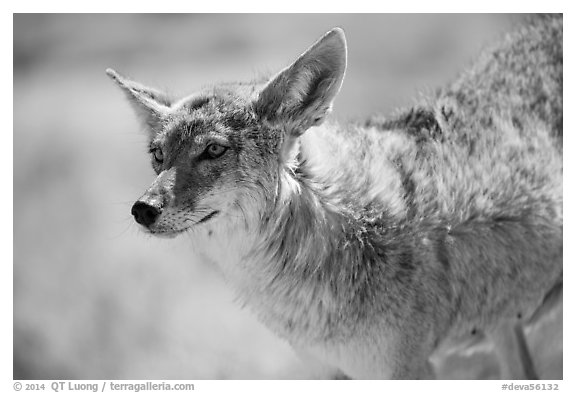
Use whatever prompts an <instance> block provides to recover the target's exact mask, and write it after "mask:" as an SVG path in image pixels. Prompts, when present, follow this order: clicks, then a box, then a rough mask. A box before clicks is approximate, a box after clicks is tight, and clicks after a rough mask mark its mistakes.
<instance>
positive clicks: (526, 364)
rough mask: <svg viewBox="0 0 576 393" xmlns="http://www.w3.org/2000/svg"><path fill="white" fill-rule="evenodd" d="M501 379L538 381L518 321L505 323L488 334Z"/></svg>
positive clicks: (522, 330)
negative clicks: (494, 351)
mask: <svg viewBox="0 0 576 393" xmlns="http://www.w3.org/2000/svg"><path fill="white" fill-rule="evenodd" d="M490 337H491V338H492V340H493V342H494V347H495V350H496V356H497V357H498V360H499V362H500V369H501V370H502V378H503V379H538V375H537V374H536V370H535V369H534V364H533V362H532V356H531V355H530V350H529V348H528V344H527V343H526V337H525V335H524V329H523V327H522V324H521V323H520V321H514V320H511V321H506V322H504V323H503V324H502V325H501V326H500V327H498V328H497V329H496V330H494V331H492V332H490Z"/></svg>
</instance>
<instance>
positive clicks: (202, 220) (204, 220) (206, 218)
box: [196, 210, 220, 225]
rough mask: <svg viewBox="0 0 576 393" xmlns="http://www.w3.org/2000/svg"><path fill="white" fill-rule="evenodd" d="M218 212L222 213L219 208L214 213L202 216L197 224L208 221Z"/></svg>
mask: <svg viewBox="0 0 576 393" xmlns="http://www.w3.org/2000/svg"><path fill="white" fill-rule="evenodd" d="M218 213H220V212H219V211H218V210H214V211H213V212H212V213H210V214H208V215H207V216H205V217H204V218H202V219H201V220H200V221H198V222H197V223H196V225H198V224H203V223H205V222H206V221H208V220H210V219H212V218H213V217H214V216H216V215H217V214H218Z"/></svg>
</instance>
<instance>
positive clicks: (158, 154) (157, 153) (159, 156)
mask: <svg viewBox="0 0 576 393" xmlns="http://www.w3.org/2000/svg"><path fill="white" fill-rule="evenodd" d="M150 153H152V155H153V156H154V160H155V161H156V162H157V163H158V164H162V162H163V161H164V153H162V149H160V148H159V147H157V148H154V149H152V150H150Z"/></svg>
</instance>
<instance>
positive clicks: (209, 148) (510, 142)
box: [108, 16, 563, 378]
mask: <svg viewBox="0 0 576 393" xmlns="http://www.w3.org/2000/svg"><path fill="white" fill-rule="evenodd" d="M346 56H347V52H346V41H345V38H344V33H343V31H342V30H340V29H334V30H332V31H330V32H328V33H327V34H326V35H325V36H324V37H322V38H321V39H320V40H319V41H317V42H316V43H315V44H314V45H313V46H311V47H310V48H309V49H308V50H307V51H306V52H304V53H303V54H302V55H301V56H300V57H299V58H298V59H297V60H296V61H295V62H294V63H293V64H292V65H290V66H289V67H287V68H285V69H283V70H282V71H281V72H279V73H278V74H277V75H275V76H273V77H272V78H270V79H266V80H260V81H254V82H250V83H238V84H224V85H222V86H215V87H213V88H209V89H206V90H203V91H201V92H200V93H197V94H193V95H191V96H188V97H184V98H183V99H180V100H173V99H171V98H170V97H168V96H167V95H165V94H164V93H162V92H160V91H158V90H155V89H151V88H149V87H145V86H143V85H141V84H138V83H136V82H133V81H131V80H129V79H127V78H124V77H122V76H120V75H119V74H117V73H116V72H114V71H112V70H109V71H108V73H109V75H110V76H111V77H112V78H113V79H114V80H115V81H116V82H117V83H118V84H119V85H120V87H121V88H122V89H123V90H124V91H125V92H126V93H127V95H128V97H129V99H130V101H131V103H132V104H133V105H134V107H135V109H136V111H137V113H138V115H139V116H140V118H141V119H142V120H143V122H144V124H145V126H146V129H147V131H148V140H149V153H150V158H151V162H152V167H153V169H154V171H155V172H156V174H157V178H156V180H155V181H154V183H153V184H152V186H151V187H150V188H149V189H148V191H146V193H145V194H144V195H143V196H142V197H141V198H140V199H139V200H138V202H136V203H135V204H134V206H133V207H132V214H133V215H134V218H135V219H136V221H137V222H138V223H139V224H142V225H143V226H144V227H145V228H147V230H148V231H149V232H151V233H153V234H156V235H168V236H171V235H176V234H178V233H181V232H184V231H190V239H192V241H194V242H195V244H196V247H195V250H196V251H197V252H198V253H199V254H201V255H202V256H206V257H207V258H208V259H210V260H212V261H214V262H215V263H217V264H218V265H220V266H221V267H222V269H221V270H222V271H223V272H224V274H225V275H226V276H227V278H228V281H230V282H231V283H233V284H234V285H235V286H236V289H237V291H238V294H239V297H240V299H241V300H242V301H244V302H245V303H246V304H248V305H249V306H251V307H252V308H253V310H254V311H255V312H256V313H257V314H258V316H259V317H260V319H261V320H262V321H263V322H264V323H265V324H266V325H267V326H269V327H270V328H271V329H272V330H274V331H275V332H276V333H277V334H278V335H280V336H282V337H284V338H285V339H287V340H288V341H289V342H290V343H291V344H292V345H293V346H294V347H295V348H297V349H299V350H303V349H305V351H306V352H311V353H312V355H313V357H316V358H318V359H320V360H323V361H324V362H326V363H327V364H330V365H333V366H336V367H338V368H339V369H340V370H341V371H342V372H344V373H345V374H346V375H348V376H350V377H354V378H423V377H427V376H430V374H428V372H429V370H430V367H429V364H428V363H427V359H428V358H429V356H430V355H431V354H432V353H433V352H434V351H435V350H436V349H438V348H440V346H441V344H443V343H447V342H448V341H449V340H450V339H452V338H455V337H461V336H467V335H470V333H473V332H474V333H475V332H477V331H484V332H485V333H486V334H485V336H486V337H492V338H494V339H495V341H496V342H497V343H499V344H498V345H497V346H496V347H497V349H506V348H504V347H506V345H502V343H511V342H516V343H517V345H516V348H518V347H519V348H521V349H522V348H523V350H522V351H508V353H512V354H517V353H520V355H521V358H522V359H520V360H519V359H518V356H512V357H511V356H503V357H502V358H503V359H507V360H506V361H505V362H504V363H505V365H506V366H507V367H506V370H508V371H509V373H508V375H505V377H508V378H510V377H514V378H527V377H535V375H534V374H535V372H534V371H533V367H532V366H533V365H532V364H531V362H530V356H529V354H528V349H527V348H528V347H527V346H526V345H524V341H523V330H522V329H523V327H522V325H521V324H522V323H524V321H525V320H527V319H529V318H530V317H531V316H532V315H538V313H536V314H535V311H536V310H538V309H542V308H541V305H542V304H543V301H544V299H552V298H554V299H556V298H558V297H559V296H553V297H551V296H550V293H552V292H554V291H558V288H561V287H562V280H563V278H562V272H563V268H562V231H563V229H562V225H563V224H562V222H563V221H562V198H563V197H562V17H561V16H556V17H552V18H544V22H543V23H538V24H534V25H527V26H525V27H524V28H523V29H521V30H520V31H519V32H518V33H516V34H513V35H511V36H509V37H507V38H506V39H505V40H504V41H503V43H502V44H501V45H499V46H497V47H495V48H494V49H493V51H492V52H491V53H488V54H487V55H485V56H484V57H481V59H480V61H478V63H477V65H476V66H475V67H474V69H473V70H472V71H471V72H467V73H464V74H462V76H461V77H460V78H458V79H457V80H456V81H455V82H454V83H452V84H450V85H448V86H447V87H446V88H444V89H441V90H438V92H437V93H436V94H435V95H433V96H431V97H428V98H426V99H425V100H423V101H422V102H421V103H420V104H419V105H417V106H416V107H415V108H412V109H409V110H407V111H404V112H401V113H400V114H397V115H395V116H394V117H392V118H391V119H387V120H386V119H382V118H379V119H369V120H368V121H366V122H363V123H352V124H344V125H343V124H338V123H335V122H331V121H327V119H328V115H329V112H330V110H331V107H332V103H333V102H334V100H335V98H336V96H337V94H338V91H339V89H340V86H341V84H342V81H343V79H344V74H345V70H346ZM559 291H560V292H561V289H560V290H559ZM502 331H505V332H510V331H512V332H513V333H512V336H511V335H510V334H499V332H502ZM499 337H500V339H499ZM502 337H504V338H503V339H502ZM510 337H516V338H517V339H513V340H511V339H510ZM512 346H514V345H513V344H512ZM511 365H512V366H511Z"/></svg>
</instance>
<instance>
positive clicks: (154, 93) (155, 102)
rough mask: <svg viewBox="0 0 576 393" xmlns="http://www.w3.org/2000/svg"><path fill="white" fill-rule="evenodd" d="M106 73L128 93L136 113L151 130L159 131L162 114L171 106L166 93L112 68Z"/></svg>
mask: <svg viewBox="0 0 576 393" xmlns="http://www.w3.org/2000/svg"><path fill="white" fill-rule="evenodd" d="M106 74H108V76H109V77H110V78H112V80H114V82H116V83H117V84H118V86H120V88H121V89H122V90H123V91H124V93H126V96H127V97H128V100H129V101H130V103H131V104H132V106H133V107H134V109H135V111H136V114H137V115H138V117H139V118H140V119H141V120H142V121H143V123H144V124H145V125H146V126H147V127H148V129H149V130H150V131H157V130H158V127H159V125H160V122H161V120H162V116H163V115H164V114H165V113H166V112H168V109H169V108H170V104H171V103H170V100H169V98H168V96H167V95H166V94H165V93H162V92H160V91H158V90H156V89H153V88H150V87H146V86H144V85H142V84H140V83H138V82H134V81H132V80H130V79H128V78H126V77H124V76H122V75H120V74H119V73H117V72H116V71H114V70H113V69H111V68H108V69H107V70H106Z"/></svg>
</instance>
